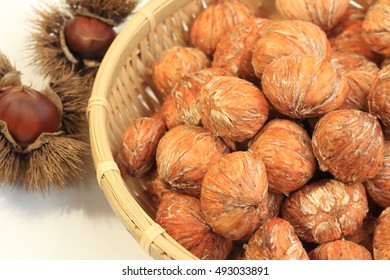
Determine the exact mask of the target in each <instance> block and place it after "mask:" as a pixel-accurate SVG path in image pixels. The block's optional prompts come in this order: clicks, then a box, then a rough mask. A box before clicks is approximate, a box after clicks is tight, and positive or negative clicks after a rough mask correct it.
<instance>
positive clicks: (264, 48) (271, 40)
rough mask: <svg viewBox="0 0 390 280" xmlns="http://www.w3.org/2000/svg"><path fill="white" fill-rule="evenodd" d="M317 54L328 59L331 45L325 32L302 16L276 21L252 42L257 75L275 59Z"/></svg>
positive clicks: (253, 61)
mask: <svg viewBox="0 0 390 280" xmlns="http://www.w3.org/2000/svg"><path fill="white" fill-rule="evenodd" d="M287 55H294V56H318V57H322V58H323V60H324V61H328V60H329V59H330V56H331V47H330V44H329V40H328V38H327V36H326V34H325V32H324V31H323V30H322V29H321V28H320V27H318V26H317V25H315V24H313V23H310V22H306V21H301V20H281V21H275V22H274V23H273V24H272V25H271V26H270V27H269V28H268V29H267V30H266V31H265V32H264V33H262V35H261V37H260V38H259V40H257V42H256V44H255V45H254V46H253V56H252V65H253V69H254V73H255V75H256V77H257V78H259V79H261V78H262V75H263V72H264V69H265V68H266V67H267V66H268V65H269V64H270V63H271V62H272V61H274V60H275V59H277V58H280V57H283V56H287Z"/></svg>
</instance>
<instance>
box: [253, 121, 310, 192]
mask: <svg viewBox="0 0 390 280" xmlns="http://www.w3.org/2000/svg"><path fill="white" fill-rule="evenodd" d="M249 150H250V151H252V152H254V153H256V154H257V155H259V156H260V157H261V158H262V159H263V161H264V164H265V168H266V170H267V177H268V183H269V185H268V187H269V190H270V191H273V192H277V193H289V192H292V191H295V190H297V189H299V188H300V187H303V186H304V185H305V184H306V183H307V182H308V181H309V179H311V178H312V177H313V175H314V172H315V170H316V159H315V157H314V154H313V149H312V147H311V139H310V137H309V135H308V134H307V132H306V131H305V130H304V129H303V128H302V127H301V126H299V125H298V124H297V123H295V122H293V121H290V120H285V119H274V120H271V121H270V122H268V123H267V124H266V125H265V126H264V127H263V128H262V129H261V130H260V132H259V133H258V134H257V135H256V137H255V139H254V140H253V142H252V143H251V144H250V147H249Z"/></svg>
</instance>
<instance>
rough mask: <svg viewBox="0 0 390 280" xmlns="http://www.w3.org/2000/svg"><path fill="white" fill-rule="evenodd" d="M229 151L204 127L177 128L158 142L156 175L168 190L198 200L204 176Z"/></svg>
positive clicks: (181, 126) (185, 126)
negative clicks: (191, 196) (194, 197)
mask: <svg viewBox="0 0 390 280" xmlns="http://www.w3.org/2000/svg"><path fill="white" fill-rule="evenodd" d="M229 152H230V150H229V148H228V147H227V145H226V144H225V143H224V142H223V141H222V140H221V139H219V138H216V137H215V136H213V135H212V134H211V133H210V132H209V131H207V130H206V129H205V128H203V127H198V126H190V125H188V126H187V125H179V126H176V127H174V128H172V129H171V130H169V131H168V132H166V133H165V134H164V136H163V137H162V138H161V139H160V141H159V143H158V146H157V151H156V165H157V172H158V175H159V176H160V178H161V180H162V181H163V183H164V184H165V186H166V187H167V188H168V189H170V190H172V191H178V192H181V193H184V194H187V195H193V196H196V197H199V196H200V191H201V187H202V182H203V178H204V176H205V173H206V172H207V170H208V169H209V168H210V166H211V165H213V164H214V163H215V162H217V161H218V160H219V159H220V158H221V157H222V156H224V155H225V154H227V153H229Z"/></svg>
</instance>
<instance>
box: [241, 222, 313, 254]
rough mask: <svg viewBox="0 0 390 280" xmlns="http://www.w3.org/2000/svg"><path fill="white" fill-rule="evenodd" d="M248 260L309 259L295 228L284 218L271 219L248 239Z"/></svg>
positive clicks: (246, 252) (246, 251)
mask: <svg viewBox="0 0 390 280" xmlns="http://www.w3.org/2000/svg"><path fill="white" fill-rule="evenodd" d="M245 257H246V259H247V260H308V259H309V257H308V256H307V253H306V251H305V249H304V248H303V245H302V243H301V241H300V240H299V238H298V236H297V235H296V233H295V231H294V228H293V227H292V226H291V225H290V224H289V223H288V222H287V221H286V220H284V219H282V218H279V217H276V218H272V219H269V220H268V221H266V222H265V223H264V224H263V225H262V226H260V227H259V228H258V229H257V230H256V232H255V233H254V234H252V236H251V238H250V239H249V241H248V244H247V246H246V250H245Z"/></svg>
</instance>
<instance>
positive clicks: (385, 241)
mask: <svg viewBox="0 0 390 280" xmlns="http://www.w3.org/2000/svg"><path fill="white" fill-rule="evenodd" d="M389 227H390V207H387V208H385V209H383V211H382V212H381V213H380V215H379V217H378V221H377V225H376V227H375V231H374V237H373V241H372V242H373V255H374V259H375V260H390V236H389Z"/></svg>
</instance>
